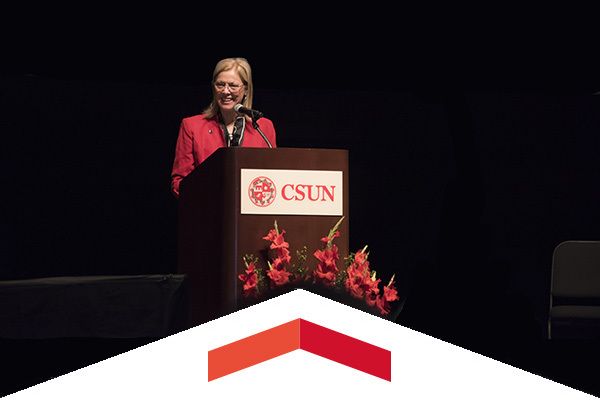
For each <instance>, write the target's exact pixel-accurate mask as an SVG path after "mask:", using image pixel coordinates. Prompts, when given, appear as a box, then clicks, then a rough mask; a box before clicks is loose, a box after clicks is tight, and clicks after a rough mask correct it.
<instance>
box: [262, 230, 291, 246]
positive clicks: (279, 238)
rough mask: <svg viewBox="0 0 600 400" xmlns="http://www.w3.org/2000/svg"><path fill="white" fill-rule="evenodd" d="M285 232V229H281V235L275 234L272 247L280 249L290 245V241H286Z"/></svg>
mask: <svg viewBox="0 0 600 400" xmlns="http://www.w3.org/2000/svg"><path fill="white" fill-rule="evenodd" d="M271 232H272V231H271ZM284 233H285V231H281V233H280V234H279V235H277V236H275V237H274V238H273V239H272V240H271V242H273V243H271V248H272V249H280V248H282V247H285V248H288V247H290V244H289V243H288V242H286V241H285V239H284V238H283V235H284ZM269 236H270V233H269ZM269 236H267V237H269Z"/></svg>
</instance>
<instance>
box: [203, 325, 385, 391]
mask: <svg viewBox="0 0 600 400" xmlns="http://www.w3.org/2000/svg"><path fill="white" fill-rule="evenodd" d="M295 350H305V351H308V352H310V353H313V354H316V355H318V356H321V357H324V358H327V359H329V360H331V361H335V362H338V363H340V364H343V365H346V366H348V367H351V368H354V369H357V370H359V371H362V372H365V373H368V374H371V375H374V376H377V377H378V378H381V379H385V380H387V381H391V380H392V378H391V358H392V355H391V354H392V353H391V352H390V351H389V350H385V349H382V348H380V347H377V346H374V345H372V344H370V343H367V342H363V341H361V340H358V339H355V338H353V337H350V336H347V335H344V334H342V333H339V332H336V331H334V330H331V329H328V328H324V327H322V326H320V325H317V324H314V323H312V322H309V321H306V320H303V319H296V320H293V321H290V322H287V323H285V324H282V325H279V326H276V327H274V328H271V329H267V330H266V331H263V332H260V333H257V334H255V335H252V336H248V337H247V338H244V339H241V340H238V341H236V342H233V343H230V344H227V345H225V346H222V347H219V348H216V349H214V350H210V351H209V352H208V381H209V382H210V381H212V380H214V379H218V378H221V377H223V376H225V375H229V374H232V373H234V372H237V371H240V370H242V369H245V368H248V367H251V366H253V365H256V364H259V363H261V362H264V361H267V360H270V359H273V358H275V357H279V356H281V355H283V354H286V353H289V352H292V351H295Z"/></svg>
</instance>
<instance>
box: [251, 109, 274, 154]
mask: <svg viewBox="0 0 600 400" xmlns="http://www.w3.org/2000/svg"><path fill="white" fill-rule="evenodd" d="M257 119H258V118H257ZM252 127H253V128H254V129H256V130H257V131H258V133H260V136H262V138H263V139H265V142H267V145H268V146H269V148H270V149H272V148H273V146H271V142H269V139H267V137H266V136H265V134H264V133H263V131H261V130H260V127H259V126H258V122H256V119H254V116H252Z"/></svg>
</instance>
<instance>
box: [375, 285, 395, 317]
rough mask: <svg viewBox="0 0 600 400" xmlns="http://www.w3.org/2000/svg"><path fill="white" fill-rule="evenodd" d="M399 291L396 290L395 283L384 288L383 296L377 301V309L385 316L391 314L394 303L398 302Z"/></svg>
mask: <svg viewBox="0 0 600 400" xmlns="http://www.w3.org/2000/svg"><path fill="white" fill-rule="evenodd" d="M398 299H399V297H398V291H397V290H396V288H395V286H394V283H393V282H391V283H390V284H389V285H388V286H384V287H383V295H382V296H380V297H379V298H378V299H377V302H376V303H377V308H378V309H379V312H381V314H383V315H387V314H389V313H390V310H391V306H390V303H391V302H392V301H395V300H398Z"/></svg>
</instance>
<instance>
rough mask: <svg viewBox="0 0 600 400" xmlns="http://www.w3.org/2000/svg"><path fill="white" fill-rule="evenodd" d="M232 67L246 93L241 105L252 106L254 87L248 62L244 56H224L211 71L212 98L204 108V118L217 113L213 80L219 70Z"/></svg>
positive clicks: (217, 107) (227, 69)
mask: <svg viewBox="0 0 600 400" xmlns="http://www.w3.org/2000/svg"><path fill="white" fill-rule="evenodd" d="M233 68H235V69H236V72H237V73H238V75H239V76H240V79H241V80H242V82H243V83H244V86H245V87H246V95H245V96H244V100H243V101H242V105H243V106H244V107H246V108H252V97H253V93H254V88H253V86H252V69H251V68H250V64H248V61H247V60H246V59H245V58H225V59H223V60H221V61H219V62H218V63H217V66H216V67H215V71H214V72H213V78H212V82H211V83H212V84H211V86H212V91H213V99H212V102H211V103H210V105H209V106H208V107H207V108H206V109H205V110H204V116H205V117H206V118H212V117H214V116H215V115H217V114H218V113H219V106H218V105H217V102H216V101H215V81H216V79H217V76H218V75H219V74H220V73H221V72H223V71H229V70H230V69H233Z"/></svg>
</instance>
